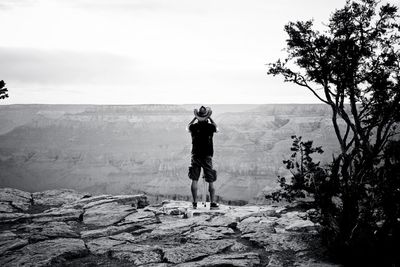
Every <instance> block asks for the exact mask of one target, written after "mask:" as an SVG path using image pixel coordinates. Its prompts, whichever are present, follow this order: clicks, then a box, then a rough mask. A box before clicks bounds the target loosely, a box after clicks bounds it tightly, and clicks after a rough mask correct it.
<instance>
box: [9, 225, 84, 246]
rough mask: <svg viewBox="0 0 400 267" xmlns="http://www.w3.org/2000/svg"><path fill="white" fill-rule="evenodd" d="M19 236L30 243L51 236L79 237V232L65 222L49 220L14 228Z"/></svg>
mask: <svg viewBox="0 0 400 267" xmlns="http://www.w3.org/2000/svg"><path fill="white" fill-rule="evenodd" d="M16 231H17V232H18V233H19V236H20V237H23V238H24V239H27V240H29V242H30V243H33V242H37V241H41V240H46V239H51V238H62V237H64V238H79V237H80V235H79V233H77V232H75V231H74V229H73V227H72V226H71V225H69V224H67V223H65V222H57V221H51V222H47V223H31V224H23V225H20V226H19V227H17V228H16Z"/></svg>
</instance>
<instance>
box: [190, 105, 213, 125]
mask: <svg viewBox="0 0 400 267" xmlns="http://www.w3.org/2000/svg"><path fill="white" fill-rule="evenodd" d="M211 114H212V110H211V108H209V107H205V106H201V107H200V108H199V110H197V109H194V116H195V117H196V118H197V119H198V120H199V121H205V120H207V119H208V118H209V117H210V116H211Z"/></svg>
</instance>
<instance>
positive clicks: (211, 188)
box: [208, 182, 215, 203]
mask: <svg viewBox="0 0 400 267" xmlns="http://www.w3.org/2000/svg"><path fill="white" fill-rule="evenodd" d="M208 192H210V202H211V203H214V200H215V189H214V183H213V182H211V183H208Z"/></svg>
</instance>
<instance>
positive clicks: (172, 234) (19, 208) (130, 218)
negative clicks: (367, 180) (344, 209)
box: [0, 188, 336, 267]
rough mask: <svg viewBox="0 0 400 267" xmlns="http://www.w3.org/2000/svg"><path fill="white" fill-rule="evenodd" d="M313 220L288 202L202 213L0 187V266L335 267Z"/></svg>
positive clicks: (123, 199)
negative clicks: (328, 259)
mask: <svg viewBox="0 0 400 267" xmlns="http://www.w3.org/2000/svg"><path fill="white" fill-rule="evenodd" d="M199 204H200V203H199ZM199 206H200V205H199ZM314 216H315V210H312V209H309V210H307V209H300V208H299V207H298V206H297V207H294V206H293V205H292V206H284V207H282V206H273V205H265V206H240V207H239V206H236V207H234V206H225V205H221V208H220V210H216V211H210V210H209V208H208V207H199V208H198V209H197V210H193V209H192V208H191V203H189V202H183V201H164V202H162V203H161V204H157V205H148V201H147V198H146V196H144V195H117V196H112V195H98V196H91V195H89V194H83V193H79V192H76V191H73V190H49V191H44V192H37V193H28V192H24V191H20V190H16V189H11V188H2V189H0V255H1V256H0V266H160V267H161V266H336V265H335V264H332V263H329V262H328V261H327V258H326V256H325V253H324V250H323V249H322V246H321V243H320V240H319V238H318V229H319V225H318V223H315V222H313V221H315V220H314Z"/></svg>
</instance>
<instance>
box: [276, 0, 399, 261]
mask: <svg viewBox="0 0 400 267" xmlns="http://www.w3.org/2000/svg"><path fill="white" fill-rule="evenodd" d="M397 12H398V7H397V6H394V5H391V4H381V3H380V2H378V1H376V0H355V1H347V2H346V4H345V6H344V7H343V8H342V9H338V10H336V11H335V12H334V13H333V14H332V15H331V17H330V20H329V23H328V24H327V25H326V30H325V31H324V32H319V31H317V30H314V29H313V21H305V22H303V21H298V22H289V23H288V24H287V25H286V26H285V31H286V32H287V34H288V35H289V38H288V40H287V49H286V51H287V53H288V56H287V58H285V59H283V60H278V61H277V62H275V63H272V64H270V65H269V66H270V68H269V71H268V73H269V74H271V75H274V76H275V75H280V76H282V77H283V78H284V81H285V82H292V83H295V84H297V85H299V86H302V87H304V88H306V89H307V90H309V91H310V92H311V93H312V94H314V96H315V97H316V98H318V99H319V100H320V101H321V102H323V103H325V104H327V105H329V106H330V107H331V111H332V113H331V114H332V116H331V119H332V124H333V128H334V131H335V134H336V137H337V140H338V143H339V147H340V153H339V154H338V155H335V156H334V158H333V160H332V163H331V164H330V165H329V169H328V170H327V172H326V174H327V176H326V177H325V178H324V177H323V176H321V177H320V180H319V181H318V182H316V184H317V185H318V190H319V192H318V194H314V195H315V197H316V203H317V205H318V206H319V208H320V210H321V214H322V222H321V224H322V225H323V226H324V237H325V241H326V243H327V244H328V246H329V247H330V248H331V249H332V252H333V253H334V254H335V255H338V256H339V257H340V258H341V259H342V260H343V261H344V262H346V263H349V264H357V265H360V264H361V263H365V265H371V264H375V265H376V264H378V265H379V266H384V265H387V266H393V265H395V264H400V259H399V256H398V255H397V254H398V253H395V252H393V249H392V250H391V249H389V248H390V247H391V245H396V246H397V247H399V245H400V241H399V240H400V238H399V232H400V231H399V228H400V227H399V224H400V221H399V219H398V218H400V213H399V209H398V206H396V205H395V204H393V201H397V202H396V203H399V202H398V201H399V200H398V192H400V184H399V182H398V180H399V176H400V172H399V169H398V164H399V163H398V160H399V156H398V154H395V153H393V151H394V147H397V148H398V146H399V145H398V142H397V141H396V140H397V139H396V138H397V136H398V134H399V132H398V129H397V125H398V123H399V121H400V84H399V78H400V77H399V75H400V24H399V15H398V14H397ZM289 164H290V166H289V167H292V165H291V164H292V163H290V162H289ZM287 167H288V165H287ZM296 175H297V174H296ZM293 176H294V177H295V175H293ZM296 179H297V178H295V182H296ZM314 180H315V178H314ZM300 182H304V183H305V182H306V180H304V181H302V180H300ZM305 186H306V185H302V186H297V188H302V187H305ZM290 188H293V187H289V189H290ZM287 191H288V190H287ZM288 192H289V191H288ZM394 218H396V220H395V219H394ZM396 246H395V247H396ZM382 248H387V249H384V250H382ZM361 265H362V264H361Z"/></svg>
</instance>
